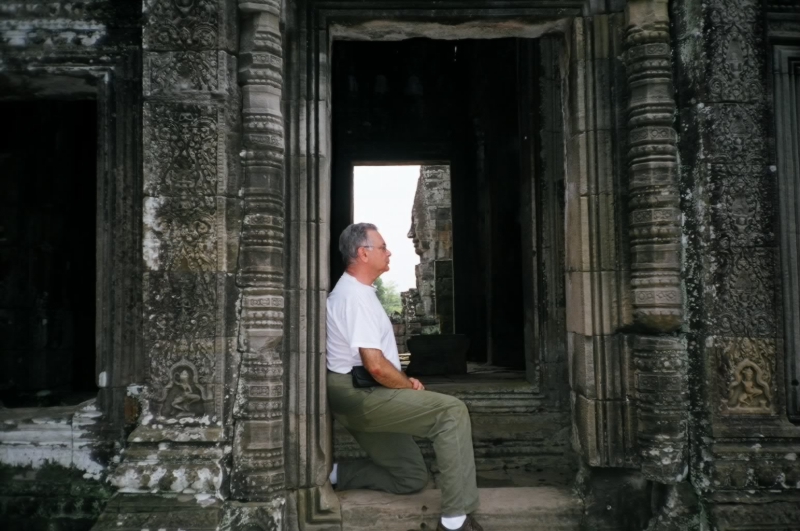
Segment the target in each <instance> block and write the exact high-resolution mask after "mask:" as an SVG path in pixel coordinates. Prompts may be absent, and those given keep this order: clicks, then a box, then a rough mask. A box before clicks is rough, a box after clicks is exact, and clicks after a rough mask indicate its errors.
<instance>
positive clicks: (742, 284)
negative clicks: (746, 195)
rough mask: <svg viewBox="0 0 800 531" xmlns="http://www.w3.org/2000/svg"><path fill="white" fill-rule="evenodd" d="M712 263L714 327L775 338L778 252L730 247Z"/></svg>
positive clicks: (723, 244) (723, 243)
mask: <svg viewBox="0 0 800 531" xmlns="http://www.w3.org/2000/svg"><path fill="white" fill-rule="evenodd" d="M720 243H721V249H720V250H719V252H717V253H716V255H715V257H714V259H713V260H711V261H710V263H709V275H710V279H711V282H710V284H711V285H713V286H715V290H714V293H713V297H712V299H711V305H710V310H711V312H710V313H711V316H713V320H712V321H711V323H710V324H711V327H712V329H713V330H714V331H715V333H717V334H720V335H725V336H740V337H773V336H774V335H775V333H776V309H775V276H774V275H775V251H773V250H772V249H763V248H762V249H758V248H755V249H754V248H736V247H729V246H728V245H727V241H726V240H725V239H724V238H723V239H722V241H721V242H720Z"/></svg>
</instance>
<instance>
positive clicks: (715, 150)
mask: <svg viewBox="0 0 800 531" xmlns="http://www.w3.org/2000/svg"><path fill="white" fill-rule="evenodd" d="M707 109H708V130H709V137H710V138H709V147H710V149H709V155H710V157H709V158H710V159H711V160H712V161H713V162H719V163H725V164H728V163H739V164H763V163H764V148H765V145H764V139H765V138H766V136H765V134H764V127H763V124H762V116H763V108H762V106H761V105H759V104H744V105H739V104H719V105H713V106H710V107H708V108H707Z"/></svg>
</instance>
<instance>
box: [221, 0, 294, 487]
mask: <svg viewBox="0 0 800 531" xmlns="http://www.w3.org/2000/svg"><path fill="white" fill-rule="evenodd" d="M239 9H240V11H241V14H242V17H241V19H242V31H241V39H240V56H239V61H240V63H239V83H240V84H241V87H242V99H243V105H242V121H243V134H244V138H243V151H242V153H241V156H242V161H243V166H244V168H243V169H244V188H243V199H244V207H243V208H244V218H243V224H242V239H241V248H240V254H239V275H238V278H237V283H238V285H239V286H240V287H241V288H242V290H243V293H242V303H241V319H240V326H239V351H240V355H241V362H240V365H239V367H238V373H237V374H236V376H235V377H238V383H237V385H236V398H235V400H234V409H233V415H234V419H235V431H234V448H233V475H232V478H231V493H232V495H233V497H234V499H236V500H242V501H265V500H268V499H272V498H281V497H282V495H283V490H284V487H285V485H284V463H283V446H284V436H283V427H284V421H283V383H282V375H283V364H282V361H281V350H282V344H281V342H282V340H283V315H284V310H283V305H284V302H283V301H284V298H283V290H284V269H283V262H284V256H283V246H284V211H283V189H284V165H283V154H284V134H283V129H284V127H283V115H282V113H281V91H282V88H283V48H282V43H281V32H280V15H281V2H280V0H253V1H247V0H240V2H239Z"/></svg>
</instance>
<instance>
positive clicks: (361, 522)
mask: <svg viewBox="0 0 800 531" xmlns="http://www.w3.org/2000/svg"><path fill="white" fill-rule="evenodd" d="M479 491H480V498H481V508H480V510H478V512H477V514H476V518H477V520H478V521H479V523H480V524H481V525H482V526H483V528H484V530H485V531H533V530H536V529H547V530H549V531H558V530H576V531H577V530H578V529H579V528H580V521H581V517H582V514H583V504H582V503H581V501H580V499H579V498H578V496H577V495H576V494H574V493H573V492H571V491H570V490H567V489H557V488H552V487H518V488H496V489H479ZM337 495H338V496H339V501H340V503H341V508H342V529H346V530H347V531H374V530H375V529H380V530H381V531H408V530H409V529H436V523H437V519H438V518H439V512H440V510H441V509H440V507H441V493H440V491H439V490H434V489H431V490H424V491H422V492H419V493H417V494H410V495H406V496H400V495H395V494H387V493H383V492H375V491H367V490H351V491H343V492H339V493H337Z"/></svg>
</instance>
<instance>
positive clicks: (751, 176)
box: [708, 164, 776, 247]
mask: <svg viewBox="0 0 800 531" xmlns="http://www.w3.org/2000/svg"><path fill="white" fill-rule="evenodd" d="M708 169H709V181H708V187H709V197H710V205H711V224H712V226H713V227H714V231H715V233H717V234H720V235H723V236H724V238H725V241H726V244H727V245H730V246H734V247H753V246H764V245H771V244H774V243H775V234H774V231H773V227H772V224H773V216H774V214H775V201H776V197H775V194H774V193H772V187H771V186H768V185H766V184H767V183H768V180H769V178H770V176H769V174H768V172H767V169H766V168H764V167H763V166H759V165H756V164H710V165H708Z"/></svg>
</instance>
